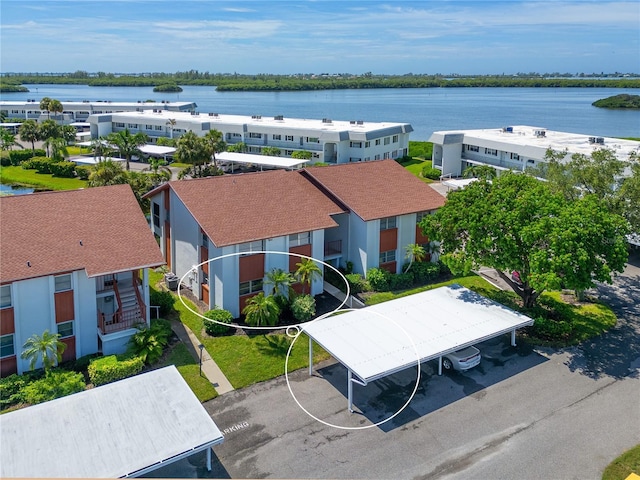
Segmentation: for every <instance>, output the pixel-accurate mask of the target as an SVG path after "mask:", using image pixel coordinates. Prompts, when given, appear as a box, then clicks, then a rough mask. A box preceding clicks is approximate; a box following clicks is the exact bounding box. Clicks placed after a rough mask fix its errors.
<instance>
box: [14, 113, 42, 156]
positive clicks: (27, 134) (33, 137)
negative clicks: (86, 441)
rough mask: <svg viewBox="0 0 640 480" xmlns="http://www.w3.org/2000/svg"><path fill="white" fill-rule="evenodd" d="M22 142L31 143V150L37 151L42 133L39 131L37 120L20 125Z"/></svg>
mask: <svg viewBox="0 0 640 480" xmlns="http://www.w3.org/2000/svg"><path fill="white" fill-rule="evenodd" d="M18 134H19V135H20V140H22V141H23V142H29V143H31V150H33V151H35V149H36V142H37V141H38V140H40V132H39V131H38V124H37V123H36V121H35V120H26V121H24V122H22V125H20V129H19V130H18Z"/></svg>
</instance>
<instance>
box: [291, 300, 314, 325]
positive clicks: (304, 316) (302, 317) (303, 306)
mask: <svg viewBox="0 0 640 480" xmlns="http://www.w3.org/2000/svg"><path fill="white" fill-rule="evenodd" d="M291 313H293V317H294V318H295V319H296V320H298V321H299V322H306V321H308V320H311V319H312V318H313V316H314V315H315V314H316V299H315V298H313V297H312V296H311V295H298V296H297V297H296V298H294V299H293V302H291Z"/></svg>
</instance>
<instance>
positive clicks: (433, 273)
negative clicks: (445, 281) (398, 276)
mask: <svg viewBox="0 0 640 480" xmlns="http://www.w3.org/2000/svg"><path fill="white" fill-rule="evenodd" d="M409 271H410V272H412V273H413V280H414V282H415V283H418V284H425V283H429V282H431V281H433V280H435V279H436V278H438V275H440V265H439V264H437V263H431V262H414V264H413V265H412V266H411V270H409Z"/></svg>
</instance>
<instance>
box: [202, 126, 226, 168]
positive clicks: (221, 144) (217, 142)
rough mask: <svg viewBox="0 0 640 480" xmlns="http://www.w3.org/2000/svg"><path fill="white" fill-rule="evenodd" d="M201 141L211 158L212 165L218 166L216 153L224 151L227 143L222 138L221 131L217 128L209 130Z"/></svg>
mask: <svg viewBox="0 0 640 480" xmlns="http://www.w3.org/2000/svg"><path fill="white" fill-rule="evenodd" d="M203 142H204V144H205V146H206V148H207V151H208V152H209V155H210V156H211V159H212V160H213V165H214V166H215V167H216V168H218V162H217V161H216V153H220V152H224V151H225V150H226V148H227V144H226V143H225V141H224V140H223V136H222V132H221V131H219V130H215V129H214V130H209V131H208V132H207V134H206V135H205V136H204V137H203Z"/></svg>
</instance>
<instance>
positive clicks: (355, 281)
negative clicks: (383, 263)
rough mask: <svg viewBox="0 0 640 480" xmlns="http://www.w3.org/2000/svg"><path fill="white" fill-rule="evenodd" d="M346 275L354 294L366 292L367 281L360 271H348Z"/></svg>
mask: <svg viewBox="0 0 640 480" xmlns="http://www.w3.org/2000/svg"><path fill="white" fill-rule="evenodd" d="M345 277H346V279H347V281H348V282H349V288H350V289H351V294H352V295H353V294H356V293H360V292H364V291H365V290H366V289H367V282H366V280H365V279H364V278H362V275H360V274H359V273H347V274H346V275H345Z"/></svg>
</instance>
